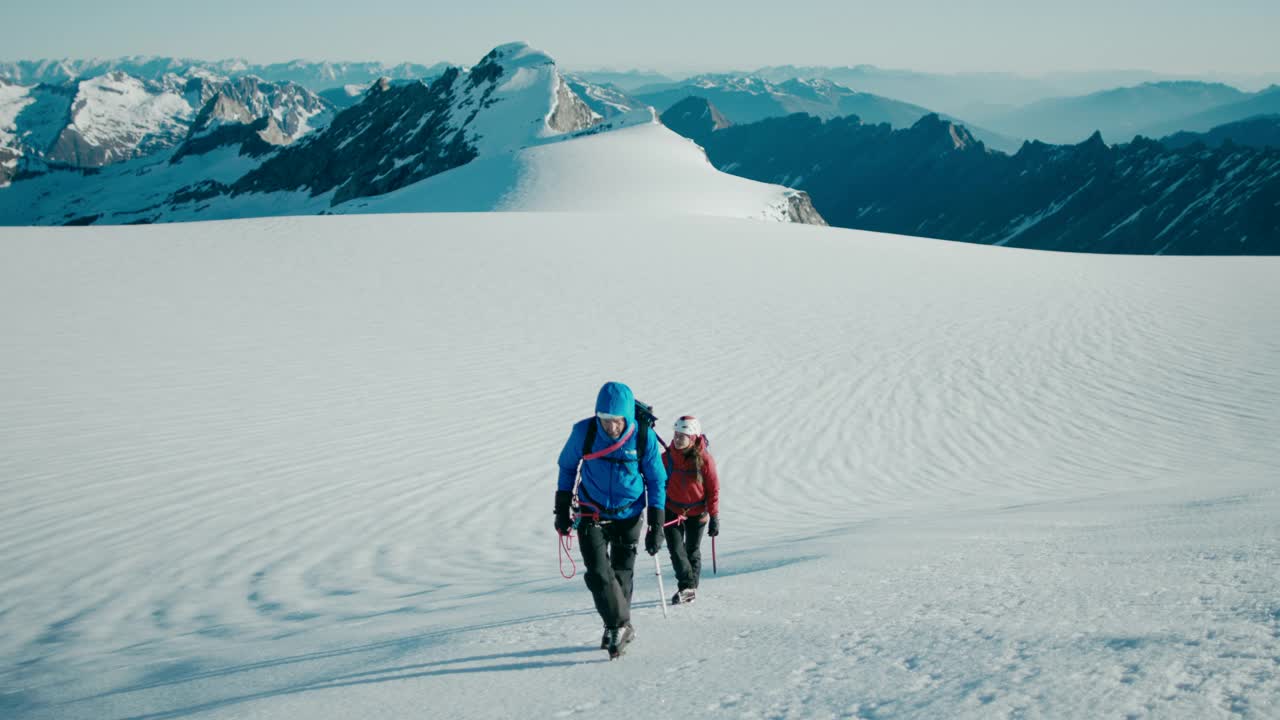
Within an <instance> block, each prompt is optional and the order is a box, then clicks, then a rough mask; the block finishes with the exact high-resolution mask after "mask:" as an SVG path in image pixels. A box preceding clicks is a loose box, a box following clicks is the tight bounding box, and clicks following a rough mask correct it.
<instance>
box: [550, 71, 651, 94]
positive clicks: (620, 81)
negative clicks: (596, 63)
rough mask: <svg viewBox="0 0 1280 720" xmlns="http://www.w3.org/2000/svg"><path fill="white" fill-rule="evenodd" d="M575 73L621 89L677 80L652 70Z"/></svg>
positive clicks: (600, 83) (585, 78)
mask: <svg viewBox="0 0 1280 720" xmlns="http://www.w3.org/2000/svg"><path fill="white" fill-rule="evenodd" d="M572 74H573V75H575V76H577V77H580V78H582V79H583V80H585V81H587V82H590V83H595V84H596V85H612V86H614V87H616V88H619V89H620V90H635V89H636V88H639V87H644V86H645V85H658V84H660V83H670V82H675V79H674V78H671V77H668V76H666V75H663V74H662V73H658V72H654V71H652V70H622V71H617V70H582V71H573V72H572Z"/></svg>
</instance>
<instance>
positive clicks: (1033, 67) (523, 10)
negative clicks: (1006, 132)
mask: <svg viewBox="0 0 1280 720" xmlns="http://www.w3.org/2000/svg"><path fill="white" fill-rule="evenodd" d="M0 17H3V18H4V24H5V32H4V34H3V35H4V45H3V47H0V60H2V61H11V60H31V59H44V58H64V57H70V58H86V57H116V56H121V55H163V56H176V57H188V58H198V59H204V60H214V59H221V58H228V57H239V58H244V59H246V60H249V61H251V62H261V63H269V62H280V61H284V60H292V59H297V58H303V59H310V60H381V61H385V62H401V61H412V62H420V63H424V64H430V63H434V62H438V61H448V62H453V63H458V64H465V65H470V64H473V63H475V62H476V61H477V60H479V59H480V57H481V56H483V55H484V53H486V52H487V51H488V50H489V49H491V48H492V47H494V46H496V45H501V44H503V43H506V42H512V41H516V40H522V41H525V42H528V43H529V44H531V45H533V46H534V47H536V48H538V49H540V50H543V51H545V52H547V53H548V54H550V55H551V56H552V57H554V58H555V59H556V61H557V62H558V63H560V64H561V65H563V66H565V67H568V68H573V69H590V68H604V67H610V68H650V69H657V70H660V71H668V72H681V71H693V70H728V69H754V68H757V67H760V66H763V65H782V64H793V65H858V64H870V65H878V66H880V67H888V68H904V69H912V70H921V71H934V72H938V71H941V72H968V71H987V70H990V71H1008V72H1017V73H1024V74H1038V73H1043V72H1049V71H1057V70H1067V71H1071V70H1101V69H1144V70H1153V71H1156V72H1164V73H1175V74H1177V73H1181V74H1203V73H1210V72H1223V73H1249V74H1252V73H1263V72H1276V71H1280V41H1277V40H1276V37H1277V36H1280V0H1219V1H1218V2H1207V1H1206V0H1074V1H1070V0H1061V1H1058V2H1043V1H1042V0H987V1H986V2H983V3H981V5H980V9H979V7H978V4H975V3H961V2H956V1H955V0H914V1H913V2H889V1H888V0H883V1H881V2H862V1H861V0H814V1H811V2H805V1H803V0H799V1H794V2H781V1H779V0H769V1H767V2H766V1H763V0H683V1H682V2H670V1H668V0H647V1H636V2H626V3H623V2H608V1H606V0H591V1H587V0H556V1H555V2H551V1H547V2H513V1H512V0H465V2H444V3H441V2H430V1H423V0H367V1H365V2H351V1H350V0H347V1H341V2H340V1H337V0H306V1H303V0H282V1H279V2H263V1H262V0H253V1H250V0H202V1H201V2H187V1H185V0H164V1H161V0H130V1H129V2H127V3H123V2H121V3H116V2H108V1H105V0H39V1H36V0H26V1H25V2H22V3H20V4H19V3H13V4H10V6H9V7H6V8H5V10H4V11H3V12H2V13H0Z"/></svg>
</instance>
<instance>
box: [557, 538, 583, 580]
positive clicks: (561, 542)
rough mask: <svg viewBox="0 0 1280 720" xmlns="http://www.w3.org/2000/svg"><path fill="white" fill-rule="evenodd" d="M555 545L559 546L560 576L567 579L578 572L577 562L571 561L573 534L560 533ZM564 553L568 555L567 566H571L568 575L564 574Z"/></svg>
mask: <svg viewBox="0 0 1280 720" xmlns="http://www.w3.org/2000/svg"><path fill="white" fill-rule="evenodd" d="M556 547H558V548H560V577H562V578H564V579H565V580H569V579H571V578H572V577H573V576H574V575H577V574H578V564H577V563H575V562H574V561H573V535H572V534H569V533H566V534H564V535H560V537H558V538H557V539H556ZM566 555H567V556H568V557H569V567H571V568H573V572H571V573H569V574H568V575H565V574H564V558H565V556H566Z"/></svg>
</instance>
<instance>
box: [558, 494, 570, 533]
mask: <svg viewBox="0 0 1280 720" xmlns="http://www.w3.org/2000/svg"><path fill="white" fill-rule="evenodd" d="M572 503H573V493H571V492H568V491H566V490H557V491H556V532H558V533H560V534H561V535H568V534H569V531H570V530H572V529H573V519H572V518H570V517H569V506H570V505H571V504H572Z"/></svg>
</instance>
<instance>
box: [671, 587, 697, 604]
mask: <svg viewBox="0 0 1280 720" xmlns="http://www.w3.org/2000/svg"><path fill="white" fill-rule="evenodd" d="M676 594H677V595H679V596H680V602H681V603H684V604H686V605H687V604H689V603H691V602H693V601H694V599H695V598H696V597H697V596H698V593H697V592H696V591H695V590H694V589H693V588H689V589H688V590H681V591H680V592H678V593H676Z"/></svg>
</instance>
